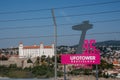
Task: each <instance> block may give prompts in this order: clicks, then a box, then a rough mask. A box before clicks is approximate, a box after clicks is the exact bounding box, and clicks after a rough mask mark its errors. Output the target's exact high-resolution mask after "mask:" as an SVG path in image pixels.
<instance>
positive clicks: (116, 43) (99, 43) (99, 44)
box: [96, 40, 120, 46]
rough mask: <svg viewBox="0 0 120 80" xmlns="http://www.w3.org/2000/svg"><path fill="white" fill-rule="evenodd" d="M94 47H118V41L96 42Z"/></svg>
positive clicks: (119, 43)
mask: <svg viewBox="0 0 120 80" xmlns="http://www.w3.org/2000/svg"><path fill="white" fill-rule="evenodd" d="M96 46H120V40H109V41H102V42H97V43H96Z"/></svg>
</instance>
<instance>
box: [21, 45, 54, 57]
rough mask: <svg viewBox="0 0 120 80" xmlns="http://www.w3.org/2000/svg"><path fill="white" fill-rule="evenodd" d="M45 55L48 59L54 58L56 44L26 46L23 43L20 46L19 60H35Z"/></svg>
mask: <svg viewBox="0 0 120 80" xmlns="http://www.w3.org/2000/svg"><path fill="white" fill-rule="evenodd" d="M43 55H45V56H46V57H47V56H49V57H52V56H54V44H52V45H50V46H44V45H43V43H40V45H32V46H24V45H23V43H20V44H19V58H34V57H38V56H39V57H41V56H43Z"/></svg>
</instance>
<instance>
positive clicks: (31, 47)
mask: <svg viewBox="0 0 120 80" xmlns="http://www.w3.org/2000/svg"><path fill="white" fill-rule="evenodd" d="M39 48H40V46H36V45H33V46H24V47H23V49H39ZM44 48H52V46H44Z"/></svg>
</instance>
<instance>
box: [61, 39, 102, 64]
mask: <svg viewBox="0 0 120 80" xmlns="http://www.w3.org/2000/svg"><path fill="white" fill-rule="evenodd" d="M95 43H96V41H95V40H93V39H92V40H90V41H89V40H85V41H84V44H83V53H82V54H63V55H61V63H62V64H86V65H88V64H100V51H99V50H98V49H96V47H95V46H94V44H95Z"/></svg>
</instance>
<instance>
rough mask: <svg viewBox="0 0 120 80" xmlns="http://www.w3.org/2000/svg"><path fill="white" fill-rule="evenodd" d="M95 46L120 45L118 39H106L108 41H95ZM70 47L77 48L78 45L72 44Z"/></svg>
mask: <svg viewBox="0 0 120 80" xmlns="http://www.w3.org/2000/svg"><path fill="white" fill-rule="evenodd" d="M96 46H120V40H108V41H102V42H97V43H96ZM71 47H74V48H77V47H78V45H74V46H71Z"/></svg>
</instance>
